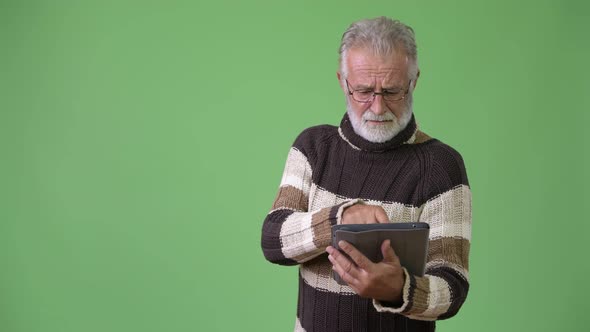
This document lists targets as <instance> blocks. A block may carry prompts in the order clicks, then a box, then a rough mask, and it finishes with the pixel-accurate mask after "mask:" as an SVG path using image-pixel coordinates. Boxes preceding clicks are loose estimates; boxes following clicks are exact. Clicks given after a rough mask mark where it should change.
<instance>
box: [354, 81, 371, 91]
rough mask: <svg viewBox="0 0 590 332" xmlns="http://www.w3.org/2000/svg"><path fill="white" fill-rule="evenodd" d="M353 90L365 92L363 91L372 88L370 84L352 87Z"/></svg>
mask: <svg viewBox="0 0 590 332" xmlns="http://www.w3.org/2000/svg"><path fill="white" fill-rule="evenodd" d="M353 88H355V89H356V90H361V89H362V90H365V89H374V87H373V86H372V85H370V84H362V83H361V84H357V85H356V86H354V87H353Z"/></svg>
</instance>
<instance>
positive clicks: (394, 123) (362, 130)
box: [346, 100, 412, 143]
mask: <svg viewBox="0 0 590 332" xmlns="http://www.w3.org/2000/svg"><path fill="white" fill-rule="evenodd" d="M346 112H347V113H348V118H349V119H350V123H351V124H352V128H353V129H354V132H355V133H357V135H359V136H360V137H362V138H364V139H366V140H367V141H369V142H373V143H383V142H387V141H389V140H390V139H392V138H394V137H395V135H397V134H399V133H400V132H401V131H402V130H404V128H406V126H407V125H408V123H409V122H410V120H411V119H412V103H411V100H408V102H407V104H406V110H405V111H404V113H403V114H402V115H401V118H399V119H398V118H397V117H396V116H395V115H394V114H393V113H392V112H391V111H387V112H386V113H384V114H382V115H377V114H375V113H373V112H371V111H370V110H366V111H365V113H363V115H362V118H359V117H357V116H356V114H355V113H354V111H353V110H352V109H351V106H350V103H349V102H348V100H347V101H346ZM368 120H373V121H388V122H386V123H384V124H379V125H371V124H369V123H368V122H367V121H368Z"/></svg>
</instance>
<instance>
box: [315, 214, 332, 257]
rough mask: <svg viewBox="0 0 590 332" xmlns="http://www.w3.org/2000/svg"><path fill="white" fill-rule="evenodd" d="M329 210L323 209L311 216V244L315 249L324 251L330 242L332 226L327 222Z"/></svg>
mask: <svg viewBox="0 0 590 332" xmlns="http://www.w3.org/2000/svg"><path fill="white" fill-rule="evenodd" d="M331 209H332V208H331V207H327V208H323V209H321V210H319V211H318V212H316V213H314V214H313V215H312V216H311V229H312V230H313V244H314V245H315V246H316V248H321V249H324V248H326V247H327V246H328V245H330V241H331V240H332V225H331V224H330V220H329V219H330V210H331Z"/></svg>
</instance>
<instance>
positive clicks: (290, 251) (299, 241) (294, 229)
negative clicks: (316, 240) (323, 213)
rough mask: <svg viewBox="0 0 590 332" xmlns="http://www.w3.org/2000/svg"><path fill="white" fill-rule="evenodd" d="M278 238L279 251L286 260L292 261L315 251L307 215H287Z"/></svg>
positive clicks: (301, 213) (309, 220) (309, 219)
mask: <svg viewBox="0 0 590 332" xmlns="http://www.w3.org/2000/svg"><path fill="white" fill-rule="evenodd" d="M280 237H281V249H282V251H283V255H284V256H285V257H286V258H291V259H293V258H294V257H297V256H301V255H304V254H306V253H313V252H314V251H317V248H316V247H315V246H314V244H313V233H312V230H311V215H310V214H309V213H304V212H294V213H292V214H291V215H289V216H288V217H287V219H285V221H284V222H283V225H282V226H281V233H280ZM310 258H311V257H310Z"/></svg>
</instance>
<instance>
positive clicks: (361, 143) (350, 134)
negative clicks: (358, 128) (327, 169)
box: [338, 113, 418, 152]
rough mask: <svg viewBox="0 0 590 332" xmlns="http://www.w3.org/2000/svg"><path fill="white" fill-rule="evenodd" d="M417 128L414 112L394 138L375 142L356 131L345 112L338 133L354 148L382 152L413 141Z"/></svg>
mask: <svg viewBox="0 0 590 332" xmlns="http://www.w3.org/2000/svg"><path fill="white" fill-rule="evenodd" d="M417 130H418V126H417V125H416V119H415V118H414V114H412V118H411V119H410V122H408V125H407V126H406V127H405V128H404V129H403V130H402V131H400V132H399V133H398V134H397V135H395V136H394V137H393V138H392V139H390V140H389V141H386V142H383V143H373V142H369V141H367V140H366V139H364V138H362V137H361V136H359V135H358V134H357V133H355V132H354V129H353V128H352V123H350V119H349V118H348V114H347V113H345V114H344V117H343V118H342V121H341V122H340V127H339V128H338V133H339V134H340V136H341V137H342V139H344V140H345V141H346V142H347V143H348V144H350V146H352V147H353V148H354V149H357V150H363V151H372V152H381V151H386V150H391V149H395V148H397V147H398V146H400V145H403V144H408V143H412V142H413V141H414V139H415V138H416V131H417Z"/></svg>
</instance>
